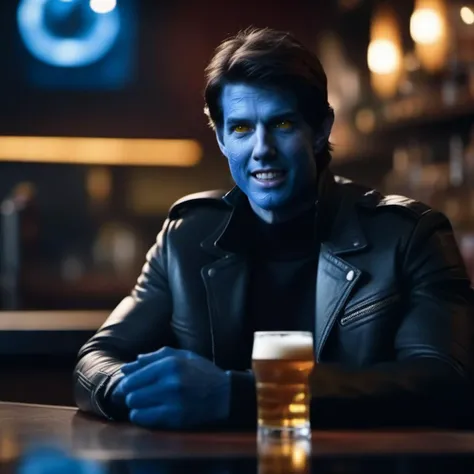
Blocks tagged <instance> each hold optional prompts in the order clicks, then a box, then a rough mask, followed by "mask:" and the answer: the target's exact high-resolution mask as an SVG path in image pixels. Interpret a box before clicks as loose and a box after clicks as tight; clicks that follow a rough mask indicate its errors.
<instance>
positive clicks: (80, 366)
mask: <svg viewBox="0 0 474 474" xmlns="http://www.w3.org/2000/svg"><path fill="white" fill-rule="evenodd" d="M122 365H123V362H122V361H120V360H119V359H117V358H115V357H112V356H110V355H109V354H107V353H103V352H90V353H88V354H83V355H82V357H81V358H80V359H79V361H78V363H77V365H76V367H75V369H74V396H75V400H76V404H77V406H78V407H79V408H80V409H81V410H83V411H87V412H91V413H94V414H96V415H99V416H103V417H105V418H108V419H114V420H122V419H126V418H127V415H128V411H127V409H126V406H125V402H124V401H123V400H122V401H121V400H117V399H116V400H112V397H111V396H112V391H113V389H114V388H115V386H116V385H117V384H118V382H119V381H120V379H121V378H122V373H121V370H120V369H121V367H122Z"/></svg>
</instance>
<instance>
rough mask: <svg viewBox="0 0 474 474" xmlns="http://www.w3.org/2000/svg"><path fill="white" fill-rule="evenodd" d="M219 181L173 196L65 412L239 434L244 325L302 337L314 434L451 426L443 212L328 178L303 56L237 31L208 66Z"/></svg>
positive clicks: (291, 42) (459, 371)
mask: <svg viewBox="0 0 474 474" xmlns="http://www.w3.org/2000/svg"><path fill="white" fill-rule="evenodd" d="M205 99H206V110H207V115H208V116H209V120H210V122H211V125H212V127H213V128H214V130H215V133H216V137H217V142H218V144H219V147H220V149H221V151H222V153H223V154H224V156H225V157H226V158H227V160H228V162H229V168H230V172H231V174H232V177H233V179H234V181H235V183H236V187H235V188H234V189H233V190H231V191H230V192H229V193H227V194H225V193H221V192H205V193H200V194H197V195H192V196H188V197H185V198H183V199H182V200H180V201H178V202H177V203H175V204H174V205H173V206H172V208H171V209H170V212H169V216H168V219H167V220H166V222H165V224H164V226H163V229H162V230H161V232H160V233H159V235H158V238H157V241H156V244H155V245H154V246H153V247H152V249H151V250H150V251H149V253H148V255H147V262H146V264H145V266H144V267H143V271H142V274H141V276H140V277H139V279H138V282H137V285H136V287H135V289H134V290H133V292H132V294H131V295H130V296H128V297H127V298H125V299H124V300H123V301H122V302H121V303H120V304H119V306H118V307H117V308H116V309H115V310H114V311H113V313H112V314H111V315H110V317H109V318H108V319H107V321H106V322H105V324H104V325H103V326H102V327H101V328H100V329H99V331H98V332H97V334H96V335H95V336H93V337H92V338H91V339H90V340H89V341H88V342H87V343H86V344H85V346H84V347H83V348H82V349H81V351H80V354H79V359H78V363H77V367H76V369H75V393H76V399H77V404H78V406H79V407H80V408H81V409H83V410H86V411H90V412H94V413H96V414H100V415H103V416H105V417H107V418H109V419H117V420H120V419H129V420H130V421H131V422H133V423H135V424H137V425H140V426H145V427H153V428H159V429H160V428H171V429H183V428H199V427H211V426H212V427H229V428H236V427H254V426H255V424H256V401H255V381H254V378H253V375H252V372H251V371H250V367H251V350H252V340H253V332H254V331H257V330H306V331H308V330H309V331H313V333H314V337H315V353H316V359H317V362H318V365H317V367H316V369H315V370H314V372H313V375H312V377H311V390H312V408H311V413H312V415H311V416H312V422H313V426H347V427H348V426H359V427H362V426H377V425H393V424H416V425H427V424H434V425H460V424H463V422H465V420H467V419H468V417H469V416H470V414H471V413H470V412H471V410H472V409H471V405H472V403H473V401H474V400H473V399H472V398H471V396H472V389H471V381H472V376H473V373H472V371H473V364H472V356H473V352H474V347H473V341H474V338H473V336H474V331H473V325H474V323H473V293H472V290H471V288H470V284H469V280H468V277H467V275H466V272H465V269H464V267H463V263H462V261H461V257H460V254H459V252H458V249H457V246H456V243H455V241H454V238H453V233H452V230H451V227H450V224H449V222H448V221H447V219H446V218H445V217H444V216H443V215H441V214H440V213H438V212H436V211H433V210H431V209H429V208H428V207H427V206H425V205H423V204H421V203H418V202H415V201H413V200H410V199H408V198H404V197H399V196H389V197H385V196H382V195H381V194H379V193H378V192H376V191H373V190H370V189H366V188H364V187H362V186H359V185H356V184H354V183H351V182H349V181H347V180H343V179H340V178H335V177H334V176H333V175H332V174H331V173H330V171H329V170H328V163H329V161H330V145H329V135H330V132H331V127H332V125H333V118H334V117H333V111H332V109H331V107H330V106H329V104H328V100H327V85H326V76H325V73H324V71H323V69H322V66H321V64H320V63H319V61H318V59H317V58H316V57H315V56H314V55H313V54H312V53H311V52H309V51H308V50H307V49H305V48H304V47H303V46H302V45H301V44H300V43H299V42H298V41H297V40H295V39H294V38H293V37H292V36H290V35H289V34H287V33H281V32H278V31H273V30H270V29H263V30H250V31H246V32H242V33H239V34H238V35H237V36H235V37H234V38H231V39H229V40H227V41H225V42H224V43H223V44H222V45H221V46H220V47H219V48H218V49H217V51H216V54H215V56H214V58H213V59H212V61H211V63H210V65H209V66H208V68H207V85H206V90H205Z"/></svg>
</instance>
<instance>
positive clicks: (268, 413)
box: [252, 331, 314, 438]
mask: <svg viewBox="0 0 474 474" xmlns="http://www.w3.org/2000/svg"><path fill="white" fill-rule="evenodd" d="M313 366H314V350H313V334H312V333H311V332H297V331H286V332H283V331H278V332H276V331H267V332H260V331H259V332H256V333H255V334H254V342H253V352H252V368H253V372H254V375H255V381H256V384H257V403H258V434H259V437H261V436H270V437H278V438H303V437H306V438H308V437H310V436H311V426H310V417H309V405H310V398H311V395H310V391H309V380H308V379H309V374H310V373H311V371H312V369H313Z"/></svg>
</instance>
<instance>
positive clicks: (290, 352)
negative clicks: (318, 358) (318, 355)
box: [252, 334, 314, 360]
mask: <svg viewBox="0 0 474 474" xmlns="http://www.w3.org/2000/svg"><path fill="white" fill-rule="evenodd" d="M313 358H314V354H313V338H312V336H309V335H304V334H288V335H277V336H275V335H271V334H268V335H266V334H262V335H260V336H257V337H256V338H255V341H254V344H253V353H252V359H254V360H278V359H286V360H308V359H309V360H311V359H313Z"/></svg>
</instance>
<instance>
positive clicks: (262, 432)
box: [257, 424, 311, 440]
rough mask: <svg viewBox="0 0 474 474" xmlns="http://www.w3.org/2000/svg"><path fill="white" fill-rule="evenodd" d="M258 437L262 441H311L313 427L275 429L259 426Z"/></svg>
mask: <svg viewBox="0 0 474 474" xmlns="http://www.w3.org/2000/svg"><path fill="white" fill-rule="evenodd" d="M257 437H258V439H260V440H264V439H277V440H292V439H310V438H311V427H310V426H309V424H308V425H304V426H298V427H297V428H295V427H291V428H286V427H273V426H259V427H258V430H257Z"/></svg>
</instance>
